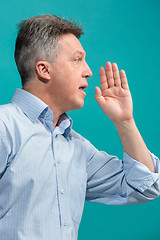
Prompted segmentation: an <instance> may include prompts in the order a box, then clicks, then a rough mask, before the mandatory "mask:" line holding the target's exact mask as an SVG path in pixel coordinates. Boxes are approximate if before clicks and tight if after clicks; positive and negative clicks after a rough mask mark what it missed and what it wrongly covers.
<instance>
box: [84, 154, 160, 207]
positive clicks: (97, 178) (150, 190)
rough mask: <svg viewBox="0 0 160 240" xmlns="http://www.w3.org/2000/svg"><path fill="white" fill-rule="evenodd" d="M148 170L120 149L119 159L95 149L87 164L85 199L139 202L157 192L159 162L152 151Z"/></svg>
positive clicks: (153, 196) (110, 201) (100, 201)
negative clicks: (150, 168)
mask: <svg viewBox="0 0 160 240" xmlns="http://www.w3.org/2000/svg"><path fill="white" fill-rule="evenodd" d="M150 154H151V157H152V160H153V163H154V166H155V173H152V172H151V171H150V170H149V169H148V168H147V167H146V166H145V165H143V164H142V163H140V162H138V161H136V160H135V159H133V158H131V157H130V156H129V155H128V154H127V153H125V152H124V155H123V161H121V160H120V159H118V158H117V157H116V156H112V155H108V154H107V153H106V152H102V151H98V150H97V152H96V153H95V154H94V156H92V158H91V159H90V161H89V162H88V167H87V175H88V180H87V189H86V200H87V201H91V202H97V203H103V204H108V205H129V204H140V203H145V202H148V201H151V200H154V199H155V198H157V197H158V196H159V195H160V174H159V173H160V164H159V159H158V158H157V157H156V156H155V155H154V154H152V153H150Z"/></svg>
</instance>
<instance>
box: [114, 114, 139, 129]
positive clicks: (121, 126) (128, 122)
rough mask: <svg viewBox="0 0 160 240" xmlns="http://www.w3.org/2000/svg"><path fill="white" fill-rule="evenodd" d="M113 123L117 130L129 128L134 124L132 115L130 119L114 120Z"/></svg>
mask: <svg viewBox="0 0 160 240" xmlns="http://www.w3.org/2000/svg"><path fill="white" fill-rule="evenodd" d="M114 125H115V127H116V129H117V130H123V129H124V130H131V129H133V128H134V127H135V126H136V124H135V121H134V118H133V117H132V118H131V119H128V120H122V121H118V122H114Z"/></svg>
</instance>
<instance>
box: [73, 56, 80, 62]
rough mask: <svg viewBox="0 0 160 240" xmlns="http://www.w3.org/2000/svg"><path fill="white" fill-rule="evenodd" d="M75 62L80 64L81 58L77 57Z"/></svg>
mask: <svg viewBox="0 0 160 240" xmlns="http://www.w3.org/2000/svg"><path fill="white" fill-rule="evenodd" d="M74 61H75V62H81V61H82V58H81V57H77V58H75V59H74Z"/></svg>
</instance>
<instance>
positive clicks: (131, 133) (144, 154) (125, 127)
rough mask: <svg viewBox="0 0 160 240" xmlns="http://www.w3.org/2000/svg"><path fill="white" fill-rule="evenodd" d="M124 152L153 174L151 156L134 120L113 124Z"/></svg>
mask: <svg viewBox="0 0 160 240" xmlns="http://www.w3.org/2000/svg"><path fill="white" fill-rule="evenodd" d="M115 127H116V129H117V131H118V134H119V136H120V139H121V143H122V146H123V149H124V151H125V152H126V153H127V154H128V155H129V156H130V157H132V158H134V159H135V160H137V161H139V162H140V163H142V164H144V165H145V166H147V167H148V168H149V170H150V171H151V172H155V168H154V165H153V161H152V158H151V155H150V153H149V151H148V149H147V147H146V144H145V143H144V141H143V139H142V136H141V134H140V132H139V131H138V129H137V127H136V124H135V122H134V120H133V119H132V120H130V121H122V122H120V123H115Z"/></svg>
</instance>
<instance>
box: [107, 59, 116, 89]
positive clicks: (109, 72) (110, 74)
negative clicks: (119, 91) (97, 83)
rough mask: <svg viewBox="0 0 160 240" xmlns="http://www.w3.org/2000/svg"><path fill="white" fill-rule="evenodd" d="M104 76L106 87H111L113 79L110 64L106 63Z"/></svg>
mask: <svg viewBox="0 0 160 240" xmlns="http://www.w3.org/2000/svg"><path fill="white" fill-rule="evenodd" d="M106 76H107V82H108V87H113V86H114V79H113V71H112V66H111V63H110V62H107V63H106Z"/></svg>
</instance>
